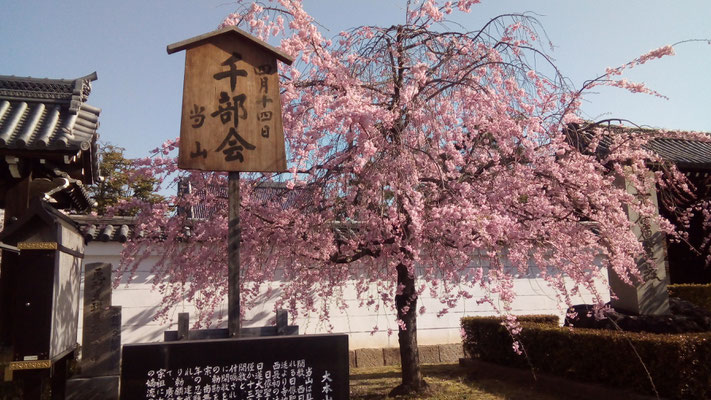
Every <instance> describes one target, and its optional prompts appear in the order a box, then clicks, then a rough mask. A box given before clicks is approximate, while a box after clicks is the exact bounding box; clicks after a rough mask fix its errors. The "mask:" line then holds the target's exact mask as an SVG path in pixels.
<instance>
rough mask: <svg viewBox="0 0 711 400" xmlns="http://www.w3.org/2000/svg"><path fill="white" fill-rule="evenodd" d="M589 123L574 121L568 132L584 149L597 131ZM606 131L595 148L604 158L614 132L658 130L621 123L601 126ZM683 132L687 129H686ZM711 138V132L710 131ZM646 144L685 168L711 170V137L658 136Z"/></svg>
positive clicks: (628, 132) (651, 131)
mask: <svg viewBox="0 0 711 400" xmlns="http://www.w3.org/2000/svg"><path fill="white" fill-rule="evenodd" d="M589 127H590V126H588V127H579V126H577V125H571V126H569V127H568V130H567V135H568V138H569V139H570V141H571V143H572V144H573V145H574V146H576V147H578V149H580V150H583V149H585V147H586V146H587V144H588V143H590V140H591V139H592V137H593V133H592V132H590V131H589ZM600 128H604V129H605V130H606V131H608V132H606V133H605V135H604V136H603V137H602V138H601V140H600V143H599V145H598V147H597V149H596V150H595V154H596V155H597V156H598V157H601V158H604V157H606V156H607V155H608V154H609V153H610V146H611V145H612V142H613V141H612V137H613V135H635V134H645V133H658V131H655V130H651V129H640V128H629V127H624V126H619V125H611V126H609V125H605V126H600ZM682 133H683V132H682ZM709 140H711V135H709ZM645 147H646V148H647V149H649V150H651V151H653V152H655V153H656V154H657V155H659V156H660V157H661V158H662V159H664V160H666V161H669V162H672V163H674V164H676V166H677V167H678V168H681V169H694V170H711V141H709V142H703V141H699V140H686V139H669V138H655V139H652V140H650V141H649V142H648V143H647V144H646V145H645Z"/></svg>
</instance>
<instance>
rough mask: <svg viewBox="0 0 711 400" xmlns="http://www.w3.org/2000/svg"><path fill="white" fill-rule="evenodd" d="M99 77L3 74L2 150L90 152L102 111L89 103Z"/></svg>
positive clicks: (0, 106)
mask: <svg viewBox="0 0 711 400" xmlns="http://www.w3.org/2000/svg"><path fill="white" fill-rule="evenodd" d="M96 78H97V77H96V73H93V74H90V75H87V76H85V77H82V78H78V79H74V80H65V79H37V78H24V77H16V76H0V149H7V150H33V151H66V152H78V151H89V150H90V149H91V146H92V144H93V143H94V142H95V141H96V137H97V129H98V127H99V114H100V113H101V109H99V108H96V107H93V106H90V105H88V104H86V100H87V98H88V96H89V93H90V92H91V81H93V80H96Z"/></svg>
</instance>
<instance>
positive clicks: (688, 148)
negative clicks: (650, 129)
mask: <svg viewBox="0 0 711 400" xmlns="http://www.w3.org/2000/svg"><path fill="white" fill-rule="evenodd" d="M649 148H650V149H651V150H653V151H654V152H655V153H657V154H659V156H660V157H662V158H663V159H665V160H667V161H670V162H673V163H674V164H676V165H677V166H678V167H680V168H685V167H686V168H698V169H704V170H706V169H711V142H700V141H696V140H680V139H655V140H653V141H651V142H650V143H649Z"/></svg>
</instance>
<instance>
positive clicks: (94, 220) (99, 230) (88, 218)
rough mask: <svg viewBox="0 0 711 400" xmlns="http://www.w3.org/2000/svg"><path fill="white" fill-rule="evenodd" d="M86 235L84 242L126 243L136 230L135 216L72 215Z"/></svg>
mask: <svg viewBox="0 0 711 400" xmlns="http://www.w3.org/2000/svg"><path fill="white" fill-rule="evenodd" d="M69 217H70V218H71V219H72V220H73V221H74V222H75V223H76V224H77V225H78V226H79V231H80V232H81V233H82V235H83V236H84V242H86V243H89V242H91V241H101V242H121V243H124V242H126V241H127V240H128V238H129V237H130V236H131V235H133V234H134V233H135V232H134V224H135V218H134V217H111V218H109V217H99V216H93V215H70V216H69Z"/></svg>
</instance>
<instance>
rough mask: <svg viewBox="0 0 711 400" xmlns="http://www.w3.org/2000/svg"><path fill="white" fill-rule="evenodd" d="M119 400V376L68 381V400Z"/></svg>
mask: <svg viewBox="0 0 711 400" xmlns="http://www.w3.org/2000/svg"><path fill="white" fill-rule="evenodd" d="M118 398H119V376H118V375H109V376H98V377H93V378H72V379H68V380H67V389H66V400H91V399H102V400H118Z"/></svg>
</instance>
